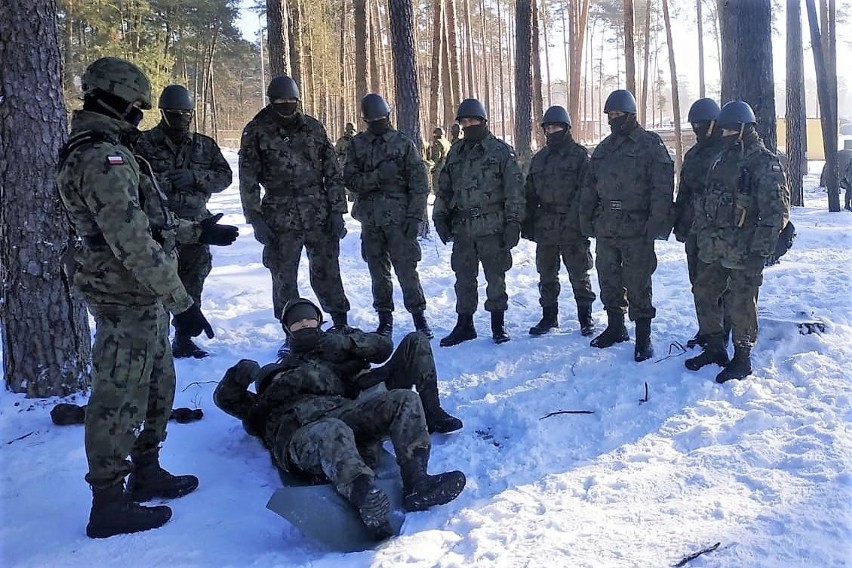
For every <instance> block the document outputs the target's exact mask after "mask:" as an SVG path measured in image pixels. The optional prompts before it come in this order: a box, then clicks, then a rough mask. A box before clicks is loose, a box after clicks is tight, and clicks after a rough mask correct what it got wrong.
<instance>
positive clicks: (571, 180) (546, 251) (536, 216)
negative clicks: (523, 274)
mask: <svg viewBox="0 0 852 568" xmlns="http://www.w3.org/2000/svg"><path fill="white" fill-rule="evenodd" d="M541 128H542V129H543V130H544V132H545V135H546V137H547V145H546V146H545V147H544V148H542V149H541V150H539V151H538V152H536V154H535V155H534V156H533V157H532V161H531V162H530V170H529V174H528V175H527V181H526V207H527V214H526V217H525V218H524V223H523V225H522V230H521V236H523V237H524V238H526V239H529V240H531V241H534V242H535V243H536V247H535V266H536V269H537V270H538V274H539V284H538V290H539V294H540V295H541V299H540V303H541V310H542V316H541V321H539V322H538V323H537V324H536V325H534V326H533V327H531V328H530V335H543V334H545V333H547V332H548V331H550V329H552V328H554V327H558V326H559V322H558V319H557V316H558V314H559V292H560V290H561V286H560V284H559V264H560V261H561V262H564V263H565V267H566V268H567V269H568V277H569V279H570V280H571V287H572V289H573V292H574V300H575V301H576V303H577V318H578V319H579V321H580V333H582V334H583V335H591V334H592V332H593V331H594V329H595V323H594V320H593V319H592V303H593V302H594V301H595V297H596V296H595V293H594V292H593V291H592V282H591V279H590V277H589V271H590V270H591V269H592V253H591V250H590V243H589V238H588V237H584V236H583V234H582V233H581V232H580V216H579V209H580V190H581V187H582V182H583V177H584V176H585V174H586V169H587V168H588V164H589V153H588V151H587V150H586V148H584V147H583V146H581V145H579V144H577V143H576V142H575V141H574V138H573V137H572V136H571V117H570V116H569V115H568V111H567V110H565V108H563V107H561V106H552V107H550V108H549V109H547V111H546V112H545V113H544V117H543V118H542V120H541Z"/></svg>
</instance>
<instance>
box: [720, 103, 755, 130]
mask: <svg viewBox="0 0 852 568" xmlns="http://www.w3.org/2000/svg"><path fill="white" fill-rule="evenodd" d="M755 122H757V119H756V118H755V117H754V111H753V110H752V109H751V106H749V104H748V103H747V102H745V101H730V102H727V103H725V106H723V107H722V110H721V111H719V118H717V119H716V126H717V127H719V128H724V129H726V130H739V129H740V128H741V127H742V126H743V125H745V124H754V123H755Z"/></svg>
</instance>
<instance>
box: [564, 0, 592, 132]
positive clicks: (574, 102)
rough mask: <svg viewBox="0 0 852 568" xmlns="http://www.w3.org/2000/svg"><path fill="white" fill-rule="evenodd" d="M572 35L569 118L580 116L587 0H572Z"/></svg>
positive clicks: (587, 10) (587, 18)
mask: <svg viewBox="0 0 852 568" xmlns="http://www.w3.org/2000/svg"><path fill="white" fill-rule="evenodd" d="M571 5H572V7H573V12H572V15H571V20H572V22H574V35H573V36H572V41H571V54H570V56H571V79H570V80H569V85H570V96H569V99H568V105H569V106H568V111H569V113H570V114H571V118H574V117H579V116H580V85H581V84H582V81H583V46H584V45H585V43H586V27H587V24H588V23H589V0H572V1H571Z"/></svg>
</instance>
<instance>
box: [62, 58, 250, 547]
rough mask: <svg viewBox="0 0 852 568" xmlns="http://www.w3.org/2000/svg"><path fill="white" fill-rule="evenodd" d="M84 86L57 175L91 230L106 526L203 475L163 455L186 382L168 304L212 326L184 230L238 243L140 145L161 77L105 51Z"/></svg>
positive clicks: (83, 290) (91, 419)
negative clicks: (183, 214)
mask: <svg viewBox="0 0 852 568" xmlns="http://www.w3.org/2000/svg"><path fill="white" fill-rule="evenodd" d="M82 86H83V93H84V97H83V110H82V111H78V112H76V113H75V114H74V117H73V119H72V121H71V137H70V138H69V141H68V143H67V144H66V146H65V147H64V148H63V151H62V156H61V158H60V169H59V174H58V177H57V185H58V188H59V194H60V197H61V198H62V202H63V204H64V206H65V209H66V211H67V212H68V217H69V220H70V221H71V225H72V226H73V227H74V230H75V231H76V233H77V235H78V236H79V237H80V239H81V243H80V246H79V247H78V248H77V250H76V253H75V256H74V262H73V267H72V268H73V270H69V278H70V279H71V280H72V282H73V284H74V287H75V288H76V289H77V291H78V292H79V293H80V294H81V295H82V297H83V298H84V300H85V301H86V303H87V305H88V308H89V310H90V311H91V312H92V314H93V316H94V319H95V342H94V345H93V347H92V393H91V397H90V398H89V405H88V411H87V412H86V417H85V425H86V426H85V429H86V434H85V438H86V440H85V442H86V457H87V459H88V465H89V472H88V474H87V475H86V481H87V482H88V483H89V484H90V485H91V488H92V509H91V513H90V516H89V524H88V526H87V527H86V534H87V535H88V536H89V537H91V538H103V537H108V536H112V535H115V534H122V533H132V532H138V531H143V530H148V529H152V528H156V527H159V526H161V525H163V524H165V523H166V522H167V521H168V520H169V518H170V517H171V509H169V507H167V506H164V505H161V506H157V507H143V506H140V505H139V504H138V503H137V501H149V500H151V499H154V498H164V499H172V498H176V497H180V496H182V495H186V494H187V493H189V492H191V491H194V490H195V488H196V487H197V486H198V479H197V478H196V477H195V476H192V475H181V476H173V475H171V474H170V473H168V472H167V471H165V470H164V469H162V468H161V467H160V463H159V451H160V450H159V445H160V444H161V443H162V442H163V440H165V438H166V423H167V421H168V419H169V414H170V413H171V408H172V402H173V400H174V394H175V368H174V362H173V359H172V353H171V349H170V348H169V330H168V326H169V320H168V313H169V312H171V313H173V314H175V316H174V320H173V322H174V326H175V330H176V331H177V332H181V333H186V334H188V335H189V336H192V337H195V336H197V335H199V334H200V333H201V332H202V331H206V332H207V335H208V337H213V329H212V328H211V327H210V324H209V323H208V322H207V320H206V318H205V317H204V315H203V314H202V313H201V309H200V306H199V305H198V304H197V303H195V302H194V301H193V299H192V297H191V296H190V295H189V294H187V292H186V289H185V288H184V286H183V284H182V283H181V281H180V278H179V277H178V273H177V259H176V258H175V242H176V241H180V242H193V241H195V242H206V243H209V244H219V245H224V244H230V243H231V242H233V241H234V239H235V238H236V236H237V230H236V227H227V226H218V225H216V219H215V218H210V219H205V220H204V221H202V222H200V223H192V222H189V221H182V220H179V219H177V218H176V217H174V215H173V214H172V213H171V211H169V209H168V207H167V205H166V200H165V196H164V195H163V194H162V192H161V191H160V190H159V188H158V187H157V186H156V182H155V181H154V178H153V172H151V169H150V166H149V165H148V163H147V162H146V161H145V160H144V159H142V158H138V159H137V158H136V157H134V156H133V153H132V152H131V150H130V147H131V146H132V144H133V141H134V140H135V138H137V137H138V136H139V130H137V128H136V125H138V124H139V121H140V120H141V119H142V111H141V110H140V109H150V108H151V84H150V83H149V81H148V78H147V77H146V76H145V74H144V73H142V71H140V70H139V68H138V67H136V66H135V65H133V64H131V63H129V62H127V61H124V60H122V59H118V58H114V57H104V58H102V59H98V60H97V61H95V62H94V63H92V64H91V65H89V67H88V68H87V69H86V71H85V73H84V74H83V77H82ZM128 455H130V458H131V461H130V462H128V461H127V456H128ZM128 474H129V475H130V477H129V479H128V485H127V492H126V493H125V488H124V478H125V477H126V476H127V475H128Z"/></svg>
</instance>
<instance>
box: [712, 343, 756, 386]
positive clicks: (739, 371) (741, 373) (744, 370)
mask: <svg viewBox="0 0 852 568" xmlns="http://www.w3.org/2000/svg"><path fill="white" fill-rule="evenodd" d="M750 374H751V346H750V345H747V344H743V343H735V344H734V358H733V359H731V362H730V363H728V365H727V366H726V367H725V368H724V369H722V371H721V372H720V373H719V374H718V375H716V382H717V383H719V384H722V383H726V382H728V381H730V380H733V379H744V378H746V377H747V376H749V375H750Z"/></svg>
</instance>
